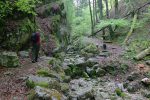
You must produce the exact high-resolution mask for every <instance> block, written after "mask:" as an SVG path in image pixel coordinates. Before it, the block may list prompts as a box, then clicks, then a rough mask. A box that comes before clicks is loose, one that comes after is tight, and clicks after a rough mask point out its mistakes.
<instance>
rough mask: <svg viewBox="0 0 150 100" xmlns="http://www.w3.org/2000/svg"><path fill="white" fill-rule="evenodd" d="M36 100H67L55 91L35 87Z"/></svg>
mask: <svg viewBox="0 0 150 100" xmlns="http://www.w3.org/2000/svg"><path fill="white" fill-rule="evenodd" d="M34 100H67V99H66V97H65V96H63V95H62V94H61V93H59V92H58V91H57V90H55V89H51V90H50V89H46V88H42V87H40V86H36V87H35V99H34Z"/></svg>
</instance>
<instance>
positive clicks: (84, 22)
mask: <svg viewBox="0 0 150 100" xmlns="http://www.w3.org/2000/svg"><path fill="white" fill-rule="evenodd" d="M72 33H73V37H75V36H76V37H78V36H87V35H90V33H91V21H90V12H89V8H88V7H87V8H85V9H84V10H83V12H82V16H80V17H74V20H73V24H72Z"/></svg>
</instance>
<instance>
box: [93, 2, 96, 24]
mask: <svg viewBox="0 0 150 100" xmlns="http://www.w3.org/2000/svg"><path fill="white" fill-rule="evenodd" d="M95 18H96V17H95V0H93V25H94V26H95V22H96V20H95Z"/></svg>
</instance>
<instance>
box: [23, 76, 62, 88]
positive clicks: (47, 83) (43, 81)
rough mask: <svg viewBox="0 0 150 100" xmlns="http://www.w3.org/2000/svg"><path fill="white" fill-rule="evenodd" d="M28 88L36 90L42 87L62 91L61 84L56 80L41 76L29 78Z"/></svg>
mask: <svg viewBox="0 0 150 100" xmlns="http://www.w3.org/2000/svg"><path fill="white" fill-rule="evenodd" d="M26 84H27V86H28V87H30V88H34V87H35V86H41V87H46V88H51V89H56V90H60V89H61V86H60V83H59V82H58V81H57V80H56V79H55V78H50V77H40V76H33V75H30V76H28V80H27V82H26Z"/></svg>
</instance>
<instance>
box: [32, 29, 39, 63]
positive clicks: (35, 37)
mask: <svg viewBox="0 0 150 100" xmlns="http://www.w3.org/2000/svg"><path fill="white" fill-rule="evenodd" d="M31 42H32V56H31V59H32V63H35V62H38V55H39V51H40V44H41V39H40V33H39V31H38V32H36V33H32V36H31Z"/></svg>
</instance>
